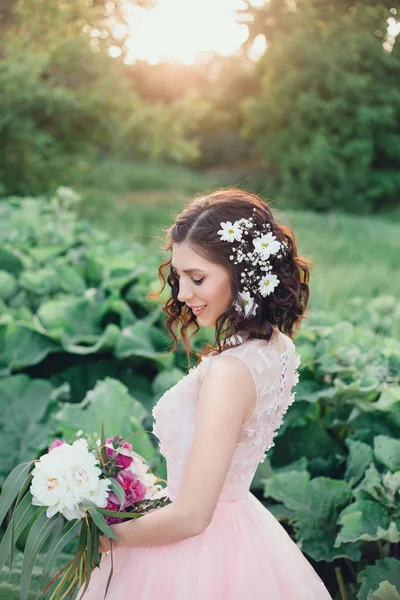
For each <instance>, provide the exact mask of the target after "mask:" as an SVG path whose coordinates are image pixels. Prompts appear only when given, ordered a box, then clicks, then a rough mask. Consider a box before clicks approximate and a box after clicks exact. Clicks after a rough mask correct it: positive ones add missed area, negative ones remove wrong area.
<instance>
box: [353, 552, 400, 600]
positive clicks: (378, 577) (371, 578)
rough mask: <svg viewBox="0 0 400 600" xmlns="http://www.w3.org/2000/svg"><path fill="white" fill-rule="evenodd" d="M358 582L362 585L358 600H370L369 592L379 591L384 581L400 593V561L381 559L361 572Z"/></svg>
mask: <svg viewBox="0 0 400 600" xmlns="http://www.w3.org/2000/svg"><path fill="white" fill-rule="evenodd" d="M358 580H359V582H360V583H361V587H360V591H359V592H358V596H357V598H358V600H368V594H369V592H371V591H372V592H374V591H375V590H377V589H378V588H379V585H380V583H381V582H382V581H388V582H389V583H391V584H392V585H393V586H394V587H395V588H396V591H397V593H400V569H399V561H398V560H397V559H396V558H384V559H379V560H377V561H376V563H375V564H374V565H368V566H367V567H366V568H365V569H363V570H362V571H360V572H359V574H358Z"/></svg>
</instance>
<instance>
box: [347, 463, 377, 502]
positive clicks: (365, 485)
mask: <svg viewBox="0 0 400 600" xmlns="http://www.w3.org/2000/svg"><path fill="white" fill-rule="evenodd" d="M353 494H354V497H355V498H356V500H364V499H367V500H370V499H371V498H373V499H374V500H376V501H377V502H381V501H382V499H383V498H384V496H385V488H384V486H383V484H382V477H381V474H380V473H379V471H378V469H377V468H376V466H375V464H374V463H371V464H370V465H369V467H368V468H367V469H366V470H365V474H364V477H363V479H362V480H361V481H360V483H359V484H358V485H357V486H356V487H355V488H354V490H353Z"/></svg>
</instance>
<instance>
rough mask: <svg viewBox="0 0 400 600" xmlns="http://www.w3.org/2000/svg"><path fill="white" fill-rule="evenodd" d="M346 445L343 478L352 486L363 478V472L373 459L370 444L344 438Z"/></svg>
mask: <svg viewBox="0 0 400 600" xmlns="http://www.w3.org/2000/svg"><path fill="white" fill-rule="evenodd" d="M346 445H347V447H348V448H349V455H348V457H347V465H346V473H345V475H344V478H345V480H346V481H347V482H348V483H349V485H351V486H353V485H355V484H356V483H358V482H359V481H360V479H362V478H363V476H364V473H365V471H366V469H367V467H368V466H369V464H370V463H371V462H372V461H373V451H372V448H371V446H369V445H368V444H364V443H363V442H360V441H358V440H352V439H351V438H347V439H346Z"/></svg>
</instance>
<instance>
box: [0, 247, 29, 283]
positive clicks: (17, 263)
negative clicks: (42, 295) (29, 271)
mask: <svg viewBox="0 0 400 600" xmlns="http://www.w3.org/2000/svg"><path fill="white" fill-rule="evenodd" d="M0 265H1V268H2V269H4V270H5V271H8V273H11V274H12V275H14V276H15V277H18V276H19V274H20V273H21V271H23V269H24V265H23V262H22V260H21V258H20V257H19V256H18V253H17V252H16V250H15V249H14V248H11V247H5V246H4V245H3V244H2V245H1V246H0Z"/></svg>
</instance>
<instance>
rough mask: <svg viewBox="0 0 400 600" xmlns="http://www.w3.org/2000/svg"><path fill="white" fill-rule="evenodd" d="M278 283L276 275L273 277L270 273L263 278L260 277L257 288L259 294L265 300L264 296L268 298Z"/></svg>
mask: <svg viewBox="0 0 400 600" xmlns="http://www.w3.org/2000/svg"><path fill="white" fill-rule="evenodd" d="M278 283H279V279H278V278H277V276H276V275H273V274H272V273H267V274H266V275H265V277H262V278H261V280H260V283H259V286H258V289H259V291H260V294H262V296H264V298H265V296H268V295H269V294H270V293H271V292H273V291H274V289H275V288H276V286H277V285H278Z"/></svg>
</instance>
